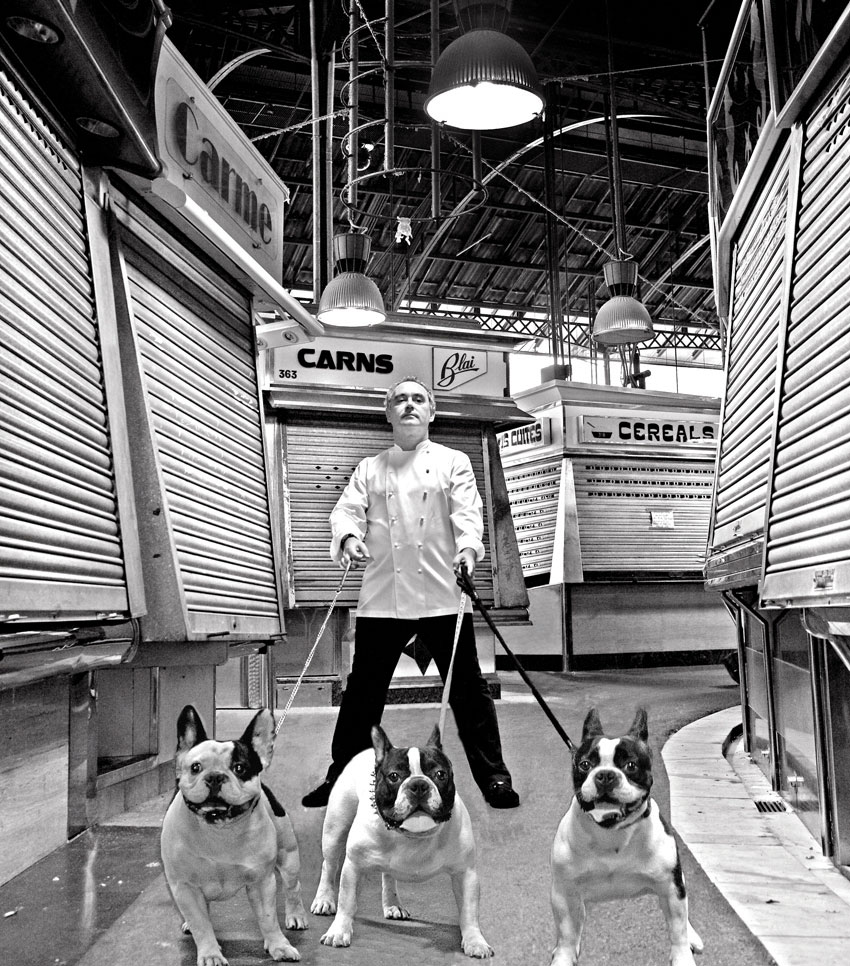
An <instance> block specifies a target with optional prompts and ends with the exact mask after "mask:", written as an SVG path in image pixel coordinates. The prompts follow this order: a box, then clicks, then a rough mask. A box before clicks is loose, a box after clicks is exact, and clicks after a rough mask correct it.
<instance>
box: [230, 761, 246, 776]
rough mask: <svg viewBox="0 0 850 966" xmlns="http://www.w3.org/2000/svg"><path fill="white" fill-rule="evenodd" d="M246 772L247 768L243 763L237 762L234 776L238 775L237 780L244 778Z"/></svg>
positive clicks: (234, 767)
mask: <svg viewBox="0 0 850 966" xmlns="http://www.w3.org/2000/svg"><path fill="white" fill-rule="evenodd" d="M246 771H247V769H246V768H245V766H244V765H243V764H242V762H241V761H240V762H237V763H236V764H235V765H234V766H233V774H234V775H236V777H237V778H242V776H243V775H244V774H245V772H246Z"/></svg>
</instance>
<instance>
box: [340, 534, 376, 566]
mask: <svg viewBox="0 0 850 966" xmlns="http://www.w3.org/2000/svg"><path fill="white" fill-rule="evenodd" d="M371 559H372V555H371V554H370V553H369V548H368V547H367V546H366V544H365V543H364V542H363V541H362V540H361V539H360V537H349V538H348V539H347V540H346V541H345V543H344V544H343V546H342V560H341V562H340V563H341V566H343V567H345V565H346V564H349V563H350V564H351V566H352V568H353V569H354V570H356V569H357V567H358V566H359V565H360V564H361V563H368V562H369V561H370V560H371Z"/></svg>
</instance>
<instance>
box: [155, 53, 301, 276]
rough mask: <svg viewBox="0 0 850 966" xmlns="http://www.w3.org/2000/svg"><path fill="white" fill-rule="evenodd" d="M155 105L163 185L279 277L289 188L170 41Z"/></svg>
mask: <svg viewBox="0 0 850 966" xmlns="http://www.w3.org/2000/svg"><path fill="white" fill-rule="evenodd" d="M155 100H156V121H157V124H156V128H157V141H158V153H159V157H160V160H161V161H162V162H163V172H162V176H163V178H164V180H165V181H166V182H168V183H169V184H171V185H173V186H174V187H176V188H177V189H178V191H179V192H182V193H184V194H185V195H186V196H187V197H189V198H191V199H192V201H194V202H195V203H196V204H197V205H199V206H200V207H201V208H203V210H204V211H205V212H206V213H207V214H208V215H209V216H210V218H212V219H213V221H214V222H216V224H217V225H219V227H220V228H222V229H223V230H224V231H225V232H226V233H227V234H228V235H229V236H230V237H231V238H232V239H233V240H234V241H235V242H236V243H237V244H238V245H240V246H241V247H242V248H243V249H244V250H245V251H246V252H247V253H248V254H249V255H250V256H251V257H252V258H253V259H254V260H255V261H256V262H257V263H258V264H259V265H260V266H262V267H263V268H264V269H265V270H266V271H267V272H269V274H271V275H272V277H273V278H280V274H281V268H282V264H283V209H284V205H285V204H286V203H287V202H288V201H289V189H288V188H287V187H286V185H285V184H284V183H283V182H282V181H281V180H280V179H279V178H278V177H277V175H276V174H275V172H274V169H273V168H272V167H271V165H270V164H269V163H268V162H267V161H266V160H265V158H264V157H263V156H262V155H261V154H260V153H259V151H257V149H256V148H255V147H254V145H253V144H252V143H251V142H250V141H249V140H248V138H247V137H246V136H245V134H244V132H243V131H242V129H241V128H240V127H239V125H238V124H236V122H235V121H234V120H233V119H232V118H231V117H230V115H229V114H228V113H227V111H225V110H223V109H222V106H221V104H220V103H219V101H218V99H217V98H216V96H215V95H214V94H213V93H212V92H211V91H210V89H209V88H208V87H207V86H206V84H204V83H203V81H202V80H201V79H200V77H198V75H197V74H196V73H195V71H194V70H193V69H192V68H191V67H190V66H189V64H188V63H187V62H186V60H184V58H183V57H182V56H181V54H180V53H179V52H178V51H177V49H176V47H174V45H173V44H172V43H171V42H170V41H169V40H168V38H166V39H165V40H164V41H163V45H162V50H161V53H160V57H159V61H158V63H157V76H156V98H155Z"/></svg>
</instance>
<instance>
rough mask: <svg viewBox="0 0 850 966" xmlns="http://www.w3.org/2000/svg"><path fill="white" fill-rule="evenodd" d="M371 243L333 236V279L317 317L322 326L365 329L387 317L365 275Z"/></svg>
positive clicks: (360, 237)
mask: <svg viewBox="0 0 850 966" xmlns="http://www.w3.org/2000/svg"><path fill="white" fill-rule="evenodd" d="M371 249H372V242H371V240H370V239H369V237H368V235H362V234H360V233H359V232H354V231H350V232H345V233H343V234H339V235H334V239H333V260H334V277H333V278H332V279H331V280H330V282H328V284H327V285H326V286H325V290H324V291H323V292H322V297H321V298H320V299H319V309H318V311H317V312H316V317H317V318H318V319H319V321H320V322H321V323H322V324H323V325H338V326H348V327H349V328H354V327H359V328H365V327H367V326H370V325H380V324H381V322H384V321H385V320H386V317H387V313H386V310H385V309H384V300H383V298H381V292H380V290H379V289H378V286H377V285H376V284H375V283H374V282H373V281H372V279H371V278H368V277H367V276H366V275H365V271H366V265H367V263H368V262H369V254H370V252H371Z"/></svg>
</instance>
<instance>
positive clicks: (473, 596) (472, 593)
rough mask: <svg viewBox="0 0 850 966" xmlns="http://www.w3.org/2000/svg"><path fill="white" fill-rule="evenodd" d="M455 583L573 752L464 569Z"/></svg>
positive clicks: (556, 720) (565, 734)
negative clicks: (475, 608)
mask: <svg viewBox="0 0 850 966" xmlns="http://www.w3.org/2000/svg"><path fill="white" fill-rule="evenodd" d="M457 582H458V585H459V586H460V587H461V588H462V589H463V591H464V593H466V594H468V596H469V599H470V600H471V601H472V603H473V604H474V605H475V606H476V607H477V608H478V610H479V611H480V613H481V616H482V617H483V618H484V620H485V621H487V624H488V626H489V627H490V630H491V631H492V632H493V633H494V634H495V635H496V638H497V639H498V641H499V643H500V644H501V645H502V647H503V648H504V649H505V653H506V654H507V655H508V657H509V658H510V659H511V660H512V661H513V662H514V665H515V667H516V669H517V671H519V676H520V677H521V678H522V679H523V681H525V683H526V684H527V685H528V689H529V690H530V691H531V693H532V694H533V695H534V697H535V698H536V699H537V703H538V704H539V705H540V707H541V708H542V709H543V711H544V713H545V714H546V717H547V718H548V719H549V720H550V721H551V722H552V726H553V727H554V729H555V731H557V732H558V734H559V735H560V736H561V740H562V741H563V742H564V744H565V745H566V746H567V748H569V750H570V751H571V752H572V751H575V747H576V746H575V745H574V744H573V742H572V740H571V739H570V736H569V735H568V734H567V733H566V731H564V729H563V728H562V727H561V722H560V721H558V719H557V718H556V717H555V715H554V714H553V713H552V709H551V708H550V707H549V705H548V704H546V701H545V699H544V697H543V695H542V694H541V693H540V692H539V691H538V690H537V688H536V687H535V686H534V683H533V682H532V680H531V678H529V676H528V675H527V674H526V673H525V668H524V667H523V666H522V665H521V664H520V663H519V660H518V658H517V656H516V654H514V652H513V651H512V650H511V649H510V648H509V647H508V645H507V644H506V643H505V639H504V637H502V635H501V634H500V633H499V629H498V627H496V625H495V624H494V623H493V618H492V617H490V614H489V613H488V612H487V608H486V607H485V606H484V604H482V603H481V598H480V597H479V596H478V591H476V589H475V584H473V583H472V578H471V577H470V576H469V572H468V571H467V569H466V567H462V568H461V571H460V574H458V576H457Z"/></svg>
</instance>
